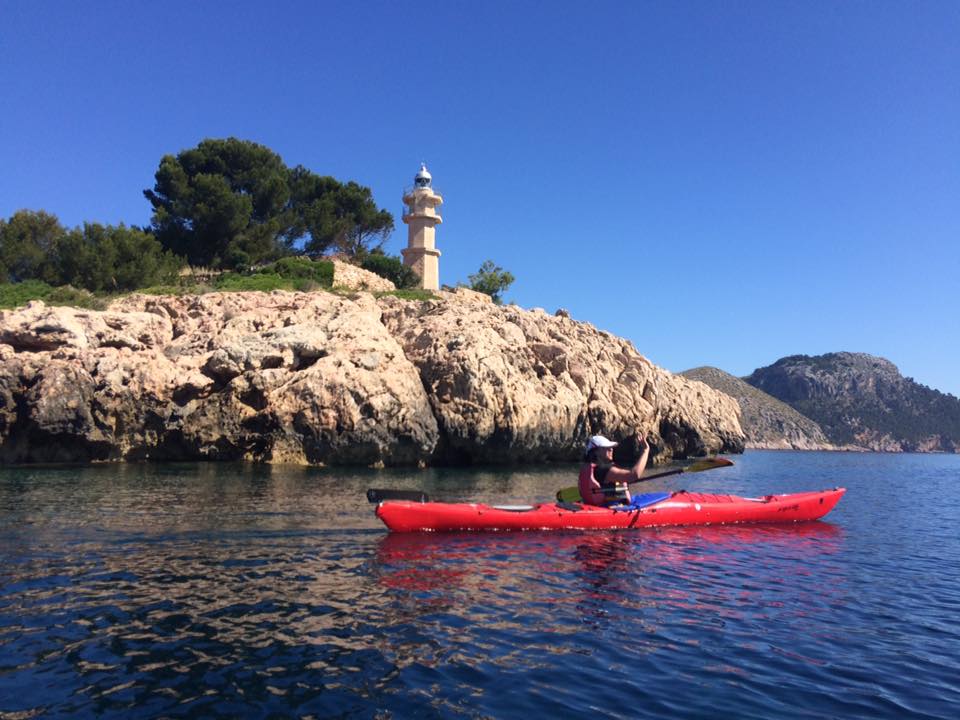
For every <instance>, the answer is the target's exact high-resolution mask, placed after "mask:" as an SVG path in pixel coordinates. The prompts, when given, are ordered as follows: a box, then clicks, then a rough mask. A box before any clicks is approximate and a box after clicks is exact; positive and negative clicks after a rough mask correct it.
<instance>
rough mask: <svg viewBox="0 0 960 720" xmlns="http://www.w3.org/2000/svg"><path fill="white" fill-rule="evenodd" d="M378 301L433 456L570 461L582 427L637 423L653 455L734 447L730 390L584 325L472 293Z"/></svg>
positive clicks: (616, 428)
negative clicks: (431, 419) (432, 427)
mask: <svg viewBox="0 0 960 720" xmlns="http://www.w3.org/2000/svg"><path fill="white" fill-rule="evenodd" d="M379 303H380V305H381V307H383V311H384V312H383V320H384V323H385V324H386V326H387V327H388V328H389V330H390V333H391V335H393V336H394V337H396V338H397V339H398V341H399V342H400V344H401V346H402V347H403V349H404V351H405V353H406V355H407V357H408V358H410V360H411V361H412V362H413V363H414V364H415V365H416V366H417V368H418V369H419V371H420V375H421V378H422V380H423V385H424V387H425V388H426V391H427V394H428V395H429V398H430V402H431V405H432V407H433V411H434V414H435V415H436V418H437V422H438V425H439V427H440V445H439V446H438V448H437V451H436V454H435V458H434V459H435V461H437V462H446V463H450V462H515V461H528V462H532V461H539V460H568V461H569V460H576V459H578V458H579V456H580V454H581V452H582V449H583V447H584V446H585V444H586V441H587V438H589V436H590V435H593V434H595V433H598V432H602V433H605V434H608V435H610V436H614V437H618V438H623V437H629V436H632V435H633V434H634V433H635V432H636V431H637V430H640V431H642V432H644V433H646V434H647V435H648V436H649V438H650V440H651V441H652V442H653V444H654V446H655V453H656V454H657V456H658V460H660V461H664V460H667V459H669V458H672V457H684V456H687V455H700V454H704V453H707V452H739V451H741V450H742V449H743V433H742V431H741V429H740V426H739V423H738V421H737V411H738V408H737V405H736V403H735V402H734V401H733V400H732V399H731V398H729V397H727V396H726V395H723V394H722V393H719V392H716V391H714V390H712V389H710V388H707V387H705V386H703V385H701V384H700V383H691V382H689V381H687V380H685V379H683V378H679V377H675V376H673V375H671V374H670V373H668V372H667V371H665V370H663V369H661V368H658V367H657V366H655V365H654V364H653V363H651V362H650V361H649V360H647V359H646V358H645V357H643V356H642V355H640V354H639V353H638V352H637V351H636V350H635V349H634V347H633V346H632V345H631V344H630V343H629V342H627V341H625V340H622V339H620V338H617V337H614V336H613V335H610V334H609V333H605V332H601V331H599V330H597V329H596V328H594V327H593V326H591V325H589V324H587V323H580V322H576V321H574V320H572V319H570V318H569V317H564V316H550V315H547V314H546V313H545V312H544V311H539V312H538V311H525V310H521V309H520V308H518V307H515V306H506V307H501V306H497V305H494V304H492V303H489V302H486V303H484V302H475V301H474V300H473V298H469V300H468V301H467V302H456V301H453V300H452V299H451V298H449V297H448V298H445V299H443V300H437V301H433V302H427V303H422V304H415V303H408V302H403V301H401V300H398V299H396V298H382V299H380V300H379Z"/></svg>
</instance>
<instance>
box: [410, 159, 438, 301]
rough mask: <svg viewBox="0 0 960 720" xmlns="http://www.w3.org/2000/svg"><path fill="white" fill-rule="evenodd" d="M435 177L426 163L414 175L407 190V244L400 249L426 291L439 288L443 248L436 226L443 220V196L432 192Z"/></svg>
mask: <svg viewBox="0 0 960 720" xmlns="http://www.w3.org/2000/svg"><path fill="white" fill-rule="evenodd" d="M432 181H433V178H432V177H431V176H430V173H429V172H428V171H427V166H426V165H424V164H422V163H421V164H420V172H418V173H417V174H416V176H414V178H413V187H412V188H410V189H409V190H407V191H406V192H404V194H403V203H404V205H406V206H407V207H406V209H405V210H404V213H403V221H404V222H405V223H406V224H407V247H405V248H404V249H403V250H401V251H400V253H401V254H402V255H403V264H404V265H406V266H408V267H410V268H412V269H413V271H414V272H415V273H416V274H417V275H419V276H420V287H422V288H423V289H424V290H439V289H440V260H439V258H440V251H439V250H437V248H436V246H435V237H434V235H435V228H436V226H437V225H438V224H440V223H442V222H443V218H441V217H440V216H439V215H438V214H437V208H438V207H439V206H440V205H441V204H442V203H443V198H442V197H441V196H440V195H438V194H437V193H435V192H434V191H433V188H432V187H431V185H430V184H431V182H432Z"/></svg>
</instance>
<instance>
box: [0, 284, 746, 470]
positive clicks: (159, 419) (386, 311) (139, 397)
mask: <svg viewBox="0 0 960 720" xmlns="http://www.w3.org/2000/svg"><path fill="white" fill-rule="evenodd" d="M0 359H2V361H3V363H2V370H0V461H2V462H7V463H10V462H45V461H91V460H98V461H110V460H141V459H146V458H151V459H169V460H197V459H211V460H214V459H215V460H221V459H222V460H240V459H245V460H252V461H257V462H289V463H311V464H363V465H416V464H423V463H431V462H432V463H458V462H496V463H505V462H537V461H542V460H564V461H572V460H576V459H578V458H579V456H580V453H581V451H582V448H583V446H584V444H585V442H586V439H587V438H588V437H589V436H590V435H591V434H594V433H597V432H603V433H605V434H608V435H611V436H614V437H629V436H632V435H633V434H634V433H635V431H637V430H640V431H642V432H644V433H646V434H647V436H648V437H649V439H650V440H651V442H652V443H653V445H654V450H655V453H656V458H657V460H659V461H663V460H666V459H669V458H672V457H683V456H687V455H699V454H703V453H707V452H736V451H739V450H741V449H742V448H743V433H742V432H741V430H740V426H739V424H738V420H737V406H736V403H735V402H734V401H733V400H732V399H730V398H729V397H727V396H726V395H723V394H722V393H719V392H716V391H714V390H712V389H710V388H708V387H706V386H705V385H703V384H701V383H694V382H690V381H687V380H685V379H683V378H679V377H675V376H672V375H671V374H670V373H668V372H666V371H665V370H663V369H661V368H658V367H657V366H655V365H653V364H652V363H651V362H650V361H648V360H647V359H646V358H645V357H643V356H642V355H640V354H639V353H638V352H637V351H636V350H635V349H634V347H633V346H632V345H631V344H630V343H629V342H627V341H625V340H622V339H619V338H616V337H614V336H612V335H610V334H609V333H605V332H602V331H599V330H597V329H596V328H594V327H593V326H591V325H589V324H586V323H580V322H576V321H574V320H573V319H571V318H570V317H569V316H568V315H558V316H552V315H548V314H547V313H546V312H545V311H543V310H533V311H525V310H522V309H520V308H518V307H516V306H507V307H501V306H498V305H495V304H493V303H492V302H491V301H490V298H489V297H487V296H485V295H481V294H479V293H474V292H472V291H469V290H466V289H463V288H460V289H457V290H455V291H451V292H443V293H440V295H439V297H438V298H437V299H436V300H431V301H425V302H411V301H405V300H401V299H399V298H395V297H384V298H380V299H379V300H376V299H374V298H373V296H372V295H370V294H366V293H359V294H357V295H356V296H353V297H344V296H340V295H337V294H333V293H326V292H316V293H294V292H280V291H277V292H272V293H255V292H249V293H210V294H207V295H201V296H183V297H175V296H147V295H131V296H128V297H125V298H123V299H121V300H118V301H115V302H114V303H112V304H111V305H110V307H109V308H108V309H107V311H105V312H93V311H87V310H80V309H72V308H49V307H46V306H45V305H43V303H31V304H30V305H28V306H26V307H23V308H20V309H17V310H12V311H6V312H3V313H2V314H0ZM621 450H624V451H626V452H629V450H630V446H629V443H627V444H625V445H624V446H623V447H622V448H621Z"/></svg>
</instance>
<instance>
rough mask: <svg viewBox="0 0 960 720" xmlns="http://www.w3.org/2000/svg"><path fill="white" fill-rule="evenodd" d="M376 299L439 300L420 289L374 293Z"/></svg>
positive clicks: (430, 293)
mask: <svg viewBox="0 0 960 720" xmlns="http://www.w3.org/2000/svg"><path fill="white" fill-rule="evenodd" d="M374 295H375V296H376V297H396V298H400V299H401V300H420V301H423V300H438V299H439V298H438V297H437V296H436V295H434V294H433V293H432V292H430V291H429V290H423V289H422V288H410V289H407V290H387V291H386V292H378V293H374Z"/></svg>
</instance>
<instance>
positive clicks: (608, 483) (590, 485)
mask: <svg viewBox="0 0 960 720" xmlns="http://www.w3.org/2000/svg"><path fill="white" fill-rule="evenodd" d="M616 446H617V443H615V442H613V441H612V440H608V439H607V438H605V437H604V436H603V435H594V436H593V437H592V438H590V441H589V442H588V443H587V448H586V450H585V451H584V454H583V465H581V466H580V477H579V481H578V485H579V488H580V497H581V498H583V502H584V503H586V504H587V505H609V504H611V503H614V502H616V503H619V502H627V503H629V502H630V491H629V490H628V489H626V487H625V486H626V483H629V482H635V481H636V480H639V479H640V476H641V475H643V471H644V469H645V468H646V467H647V459H648V458H649V457H650V446H649V445H648V444H647V441H646V438H644V437H643V435H641V434H640V433H637V449H638V450H640V458H639V459H638V460H637V463H636V464H635V465H634V466H633V467H632V468H630V469H629V470H628V469H627V468H622V467H617V466H616V465H614V464H613V449H614V448H615V447H616ZM618 485H623V486H624V492H625V493H626V497H623V496H622V495H621V494H619V493H618V494H617V495H614V494H611V493H604V491H603V489H604V488H615V487H617V486H618Z"/></svg>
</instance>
